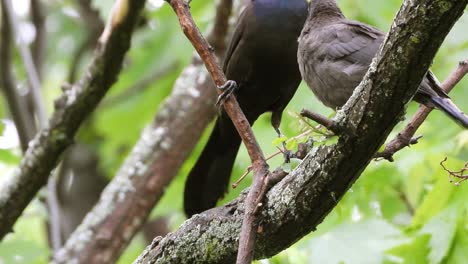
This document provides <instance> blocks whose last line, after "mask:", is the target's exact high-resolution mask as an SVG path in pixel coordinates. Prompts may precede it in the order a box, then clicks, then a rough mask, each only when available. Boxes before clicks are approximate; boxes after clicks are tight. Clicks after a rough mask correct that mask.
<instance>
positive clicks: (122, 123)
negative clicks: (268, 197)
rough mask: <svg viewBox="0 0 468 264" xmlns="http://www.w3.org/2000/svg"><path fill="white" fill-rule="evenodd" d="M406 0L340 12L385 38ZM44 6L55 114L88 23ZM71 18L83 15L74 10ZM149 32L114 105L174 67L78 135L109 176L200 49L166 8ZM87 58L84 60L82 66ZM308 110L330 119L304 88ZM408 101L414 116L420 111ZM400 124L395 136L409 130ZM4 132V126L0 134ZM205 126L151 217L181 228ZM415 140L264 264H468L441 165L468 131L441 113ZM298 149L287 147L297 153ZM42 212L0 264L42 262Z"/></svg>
mask: <svg viewBox="0 0 468 264" xmlns="http://www.w3.org/2000/svg"><path fill="white" fill-rule="evenodd" d="M94 2H96V6H97V7H98V8H99V10H100V11H101V13H102V15H103V16H107V15H108V12H109V10H110V6H111V4H112V2H113V1H110V0H107V1H94ZM401 2H402V1H401V0H387V1H372V0H354V1H345V0H342V1H339V4H340V6H341V7H342V9H343V11H344V12H345V14H346V15H347V16H348V17H350V18H352V19H357V20H360V21H363V22H366V23H369V24H372V25H374V26H376V27H378V28H380V29H382V30H387V29H388V28H389V26H390V24H391V21H392V18H393V16H394V15H395V13H396V12H397V10H398V8H399V6H400V4H401ZM46 7H47V10H48V11H47V12H48V13H47V30H48V33H47V34H48V35H47V54H46V57H47V60H46V62H45V67H44V69H45V70H44V78H43V80H44V89H45V90H44V91H45V94H46V97H47V100H48V101H47V103H48V108H49V109H50V110H51V109H52V102H53V99H54V98H56V97H57V96H58V95H59V94H60V93H61V91H60V85H61V84H62V83H63V82H64V80H65V79H66V76H67V74H68V69H69V68H70V63H71V58H72V54H73V51H74V50H76V49H77V47H78V46H79V43H80V42H81V41H82V40H83V39H84V37H85V32H83V28H82V27H81V26H80V25H81V22H80V21H79V19H78V18H76V16H73V15H71V14H73V12H72V11H73V10H75V9H76V6H75V3H74V1H48V2H47V4H46ZM191 7H192V12H193V15H194V17H195V19H196V21H197V23H198V25H199V26H200V28H201V29H203V31H205V32H206V31H207V30H206V29H207V25H208V24H209V23H210V22H211V21H212V19H213V16H214V1H192V4H191ZM75 13H76V11H75ZM145 15H146V17H147V19H148V22H147V23H148V25H147V27H146V28H144V29H141V30H139V31H138V32H137V33H136V34H135V37H134V40H133V45H132V48H131V50H130V52H129V54H128V56H127V59H126V63H125V67H124V70H123V72H122V74H121V76H120V77H119V81H118V83H116V84H115V85H114V87H113V88H112V90H111V91H110V93H109V95H108V96H107V98H112V97H113V96H116V95H118V94H120V93H122V92H124V91H126V90H128V89H131V87H133V85H134V84H135V83H136V82H137V81H138V80H141V79H143V78H145V77H148V76H151V75H152V74H154V72H157V71H158V69H162V68H164V67H165V66H167V65H170V64H171V63H174V62H177V63H178V65H179V66H178V67H177V69H176V70H174V71H172V72H170V73H168V74H167V75H165V76H164V78H162V79H161V80H159V81H157V82H155V83H153V84H152V85H151V86H150V87H148V88H147V89H145V90H144V91H143V92H140V93H137V94H134V95H132V96H129V97H127V98H126V99H125V100H124V101H123V100H122V101H119V102H118V103H116V104H112V105H110V106H109V105H107V106H104V105H103V106H102V107H100V108H99V109H98V110H97V111H96V113H95V114H94V115H93V117H92V118H91V119H90V120H89V122H88V123H87V124H86V125H85V126H84V128H83V129H82V130H81V132H80V134H79V136H78V139H79V140H83V141H85V142H88V143H90V144H94V145H95V148H96V150H97V151H98V153H99V155H100V159H101V169H102V170H103V171H105V172H106V174H107V175H108V176H109V177H112V176H113V174H114V173H115V172H116V170H117V169H118V168H119V166H120V164H121V162H122V161H123V159H124V158H125V157H126V155H127V153H128V151H129V150H130V149H131V148H132V146H133V144H134V143H135V142H136V140H137V138H138V136H139V134H140V132H141V130H142V128H143V127H144V126H145V124H147V123H148V122H150V121H151V119H152V117H153V116H154V115H155V113H156V112H157V110H158V106H159V105H160V104H161V102H162V101H163V100H164V98H165V97H166V96H167V95H168V94H169V93H170V91H171V88H172V85H173V84H174V81H175V79H176V78H177V76H178V74H179V73H180V71H181V70H182V68H183V66H184V65H186V64H187V63H188V62H189V60H190V59H191V54H192V53H193V49H192V47H191V46H190V44H189V43H188V42H187V41H186V39H185V38H184V36H183V34H182V33H181V31H180V29H179V25H178V23H177V19H176V17H175V16H174V14H173V12H172V10H171V9H170V8H169V6H168V5H167V4H165V5H163V7H162V8H160V9H159V8H148V9H147V10H146V12H145ZM466 28H468V15H464V16H463V17H462V18H461V19H460V20H459V22H458V23H457V25H456V26H455V28H454V29H453V30H452V32H451V33H450V35H449V36H448V37H447V39H446V41H445V42H444V44H443V46H442V48H441V49H440V51H439V52H438V54H437V56H436V58H435V59H434V65H433V67H432V70H433V71H434V73H435V74H436V75H437V76H439V79H441V80H443V79H445V77H447V75H448V74H449V73H450V72H451V71H452V70H453V69H454V68H455V67H456V64H457V62H458V61H460V60H462V59H466V58H468V38H467V35H466ZM90 57H91V54H87V55H86V58H85V59H84V60H83V62H82V63H81V64H80V69H81V71H80V72H82V70H83V69H84V68H85V66H86V65H87V64H88V63H89V59H90ZM15 65H17V68H15V73H16V74H17V77H18V79H19V82H20V84H21V83H24V70H23V69H22V67H21V62H20V60H19V58H18V54H15ZM466 87H468V78H465V79H464V80H463V81H462V82H461V83H460V84H459V85H458V87H457V88H456V89H455V90H454V91H453V92H452V93H451V96H452V98H453V99H454V101H455V102H456V103H457V104H458V105H459V106H460V107H461V108H462V109H464V110H465V111H468V101H466V98H467V96H468V94H467V88H466ZM304 107H307V108H308V109H310V110H313V111H316V112H320V113H322V114H325V115H330V114H332V111H331V110H330V109H327V108H325V107H324V106H323V105H322V104H321V103H320V102H318V101H317V99H315V98H314V96H313V94H312V93H311V92H310V90H309V89H308V88H307V87H306V86H305V85H301V87H300V88H299V90H298V92H297V94H296V96H295V97H294V99H293V101H292V102H291V103H290V104H289V107H288V109H289V111H290V112H299V111H300V110H301V109H302V108H304ZM416 108H417V105H416V104H415V103H412V104H411V105H410V107H409V109H408V114H407V116H411V113H413V112H414V111H415V109H416ZM269 117H270V116H269V114H265V115H264V116H263V117H262V118H260V119H259V120H258V121H257V122H256V123H255V126H254V130H255V134H256V135H257V137H258V139H259V141H260V143H261V146H262V148H263V150H264V152H265V153H266V155H269V154H271V153H274V152H275V151H276V147H275V146H274V144H272V142H274V141H275V139H276V134H275V133H274V131H273V129H271V126H270V121H269ZM0 118H2V119H9V117H8V109H7V107H6V102H5V100H4V99H3V97H2V98H0ZM403 125H404V124H403V123H401V124H400V125H399V126H398V127H397V128H396V129H395V131H394V132H393V134H392V135H395V134H396V133H397V131H398V130H399V129H401V128H402V127H403ZM299 127H300V126H299V125H298V120H297V118H295V117H293V116H291V115H290V114H288V113H286V112H285V114H284V116H283V123H282V129H283V132H284V133H285V134H286V135H287V136H288V137H294V136H296V135H298V134H300V132H301V131H300V130H299ZM1 131H2V133H3V132H4V131H5V129H3V126H2V129H1ZM209 132H210V129H207V131H206V132H205V135H204V137H203V140H201V141H200V143H199V144H198V145H197V148H196V149H195V150H194V151H193V153H192V155H191V156H190V158H189V159H188V160H187V162H185V164H184V166H183V167H182V168H181V169H180V172H179V176H178V177H177V178H176V179H175V180H174V181H173V183H172V184H171V186H170V187H169V188H168V190H167V191H166V194H165V196H164V197H163V199H162V200H161V202H160V203H159V204H158V206H157V207H156V208H155V210H154V212H153V213H152V217H155V216H160V215H164V216H168V219H169V220H170V226H171V228H172V229H176V228H177V227H178V226H179V225H180V224H181V223H182V222H183V221H184V220H185V218H184V215H183V213H182V197H181V195H180V194H181V193H182V191H181V190H182V188H183V184H184V180H185V179H184V178H185V176H186V175H187V173H188V172H189V170H190V168H191V166H192V165H193V164H194V162H195V161H196V158H197V156H198V155H199V153H200V151H201V149H202V148H203V146H204V142H205V141H206V139H207V136H208V134H209ZM418 134H423V135H424V137H423V139H422V140H421V141H420V143H418V144H417V145H415V146H413V147H411V149H405V150H403V151H401V152H399V153H397V154H396V156H395V162H394V163H389V162H386V161H380V162H372V163H371V164H370V165H369V167H368V168H367V169H366V171H365V172H364V173H363V175H362V176H361V177H360V179H359V180H358V181H357V182H356V184H354V185H353V187H352V189H351V190H350V191H349V192H348V194H346V196H345V197H344V198H343V199H342V201H340V202H339V204H338V206H337V207H336V208H335V209H334V210H333V212H332V213H331V214H330V215H329V216H328V217H327V218H326V219H325V221H324V222H323V223H322V224H321V225H320V226H319V227H318V230H317V231H316V232H314V233H311V234H309V235H308V236H306V237H304V238H303V239H302V240H300V241H299V242H298V243H296V244H295V245H293V246H292V247H290V248H288V249H287V250H285V251H283V252H281V253H280V254H278V255H277V256H275V257H273V258H272V259H269V260H261V261H258V263H262V264H263V263H320V264H338V263H340V264H341V263H343V264H366V263H370V264H371V263H384V264H397V263H405V264H406V263H407V264H414V263H416V264H419V263H421V264H429V263H430V264H433V263H448V264H462V263H467V261H468V251H467V250H466V249H467V248H468V218H467V212H468V203H467V201H468V186H467V184H463V183H462V184H461V185H460V186H455V185H454V184H453V183H451V182H450V181H449V178H448V176H447V173H446V172H445V171H444V170H443V169H442V167H441V166H440V165H439V163H440V161H441V160H443V159H444V157H448V161H447V162H446V166H447V167H448V168H452V169H453V170H457V169H460V168H462V167H463V166H464V163H465V162H466V161H467V160H468V132H467V131H462V129H461V128H460V127H458V126H457V125H455V124H454V123H453V122H452V121H450V120H449V119H447V118H446V117H445V116H444V115H443V114H441V113H440V112H437V111H435V112H434V113H432V114H431V115H430V117H429V119H428V120H427V121H426V122H425V123H424V125H423V126H422V127H421V129H420V130H419V131H418ZM276 143H279V142H276ZM290 146H292V145H290ZM19 153H20V151H19V149H18V147H17V146H16V147H12V148H6V149H0V174H1V175H2V176H0V184H1V182H2V181H5V180H7V179H8V175H11V172H12V170H13V168H14V167H15V166H16V165H17V164H18V162H19V156H20V154H19ZM280 164H281V157H280V156H278V157H276V158H274V159H272V160H271V163H270V165H271V167H272V168H274V167H276V166H279V165H280ZM248 166H249V158H248V156H247V153H246V151H245V149H243V148H242V149H241V151H240V153H239V156H238V159H237V162H236V165H235V168H234V171H233V177H232V181H235V180H236V179H237V178H238V177H239V176H240V175H241V174H242V173H243V172H244V171H245V170H246V168H247V167H248ZM249 183H250V180H244V181H243V182H242V183H241V185H240V186H239V187H238V188H237V189H235V190H230V192H229V194H228V195H227V196H226V198H225V199H224V200H223V201H221V202H220V204H222V203H224V202H225V201H229V200H231V199H233V198H234V197H236V196H237V194H238V193H239V192H240V191H241V190H242V189H244V188H245V187H247V186H248V185H249ZM45 219H46V213H45V210H44V208H42V205H41V203H39V202H37V201H35V202H34V203H32V204H31V205H30V206H29V207H28V209H27V210H26V212H25V213H24V214H23V216H22V217H21V219H20V220H19V221H18V223H17V224H16V225H15V227H14V230H15V233H14V234H10V235H8V236H7V238H6V239H5V240H4V241H3V242H2V243H0V263H47V260H48V255H49V249H48V245H47V239H46V230H45V227H44V224H43V222H44V220H45ZM145 243H146V242H145V241H144V239H143V238H142V236H141V235H138V236H136V238H135V239H134V240H133V242H132V244H131V245H130V246H129V247H128V249H127V250H126V252H125V253H124V255H123V256H122V257H121V259H120V261H119V263H130V262H131V261H133V260H134V259H135V257H136V256H138V255H139V254H140V253H141V251H142V249H143V248H144V246H145Z"/></svg>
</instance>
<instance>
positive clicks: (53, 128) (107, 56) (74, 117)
mask: <svg viewBox="0 0 468 264" xmlns="http://www.w3.org/2000/svg"><path fill="white" fill-rule="evenodd" d="M117 3H118V5H117V7H115V10H116V12H113V13H114V15H115V16H113V19H112V21H111V23H109V25H108V27H107V31H106V32H105V35H104V36H103V37H102V39H101V42H100V43H99V45H98V48H97V50H96V54H95V56H94V59H93V62H92V63H91V66H90V67H89V68H88V70H87V72H86V74H85V76H84V77H83V78H82V79H81V80H80V82H79V83H78V84H76V85H73V86H72V87H71V88H70V89H67V90H66V91H65V92H64V94H63V95H62V97H60V98H59V99H58V100H57V101H56V104H55V112H54V114H53V116H52V118H51V120H50V123H49V128H47V129H44V130H42V131H40V132H39V133H38V134H37V135H36V137H35V138H34V139H33V140H32V141H31V142H30V144H29V148H28V150H27V152H26V153H25V155H24V157H23V159H22V160H21V164H20V166H19V168H18V169H17V170H16V172H15V173H14V175H13V177H12V178H11V180H10V181H9V182H8V183H6V184H4V185H3V186H2V188H1V190H0V223H2V225H1V226H0V239H1V238H3V237H4V236H5V234H7V233H8V232H10V231H11V230H12V226H13V224H14V223H15V221H16V219H18V217H19V216H20V215H21V213H22V211H23V210H24V208H25V207H26V206H27V205H28V203H29V202H30V201H31V200H32V199H33V198H34V196H35V195H36V193H37V191H38V190H39V189H40V188H41V187H42V186H44V185H45V184H46V182H47V179H48V176H49V174H50V172H51V171H52V169H53V168H54V167H55V165H56V164H57V162H58V160H59V157H60V155H61V154H62V153H63V151H64V150H65V149H66V147H68V146H69V145H70V144H71V143H72V142H73V137H74V135H75V133H76V131H77V130H78V128H79V126H80V125H81V123H82V122H83V120H84V119H86V117H88V116H89V114H90V113H91V112H92V110H93V109H94V108H95V107H96V106H97V104H98V103H99V102H100V100H101V99H102V97H103V96H104V94H105V93H106V92H107V90H108V89H109V88H110V86H111V85H112V84H113V83H114V82H115V81H116V78H117V75H118V73H119V72H120V69H121V66H122V61H123V57H124V54H125V52H126V51H127V50H128V48H129V47H130V39H131V32H132V30H133V27H134V25H135V24H136V22H137V20H138V17H139V14H140V11H141V9H142V8H143V5H144V3H145V1H143V0H135V1H128V0H121V1H118V2H117ZM115 10H114V11H115Z"/></svg>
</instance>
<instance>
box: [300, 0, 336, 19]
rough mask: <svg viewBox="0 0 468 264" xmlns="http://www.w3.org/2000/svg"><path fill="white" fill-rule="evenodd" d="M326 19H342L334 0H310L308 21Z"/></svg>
mask: <svg viewBox="0 0 468 264" xmlns="http://www.w3.org/2000/svg"><path fill="white" fill-rule="evenodd" d="M327 18H333V19H336V18H344V15H343V12H341V10H340V8H339V7H338V5H337V4H336V1H335V0H311V2H310V10H309V19H317V20H326V19H327Z"/></svg>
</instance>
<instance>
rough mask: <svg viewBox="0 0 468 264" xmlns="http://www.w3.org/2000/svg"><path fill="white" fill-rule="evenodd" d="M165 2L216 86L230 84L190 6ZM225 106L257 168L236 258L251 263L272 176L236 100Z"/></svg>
mask: <svg viewBox="0 0 468 264" xmlns="http://www.w3.org/2000/svg"><path fill="white" fill-rule="evenodd" d="M166 1H167V2H168V3H169V4H170V5H171V7H172V8H173V9H174V12H175V13H176V14H177V17H178V18H179V22H180V25H181V27H182V30H183V32H184V34H185V35H186V37H187V38H188V39H189V40H190V41H191V42H192V45H193V46H194V48H195V49H196V50H197V52H198V54H199V55H200V57H201V58H202V60H203V62H204V63H205V66H206V68H207V70H208V72H209V73H210V75H211V77H212V79H213V81H214V83H215V85H217V86H218V87H221V86H223V85H224V84H225V83H226V82H227V79H226V76H225V75H224V73H223V72H222V70H221V67H220V66H219V64H218V63H217V61H216V59H215V56H214V54H213V50H212V49H211V48H210V47H209V45H208V43H207V42H206V40H205V39H204V38H203V36H202V35H201V33H200V31H199V30H198V28H197V26H196V25H195V22H194V21H193V18H192V15H191V14H190V10H189V4H188V2H186V1H183V0H166ZM218 93H219V94H221V91H218ZM223 106H224V110H225V111H226V113H227V114H228V115H229V117H230V118H231V120H232V122H233V124H234V126H235V127H236V129H237V131H238V132H239V135H240V137H241V138H242V141H243V142H244V145H245V146H246V149H247V152H248V153H249V156H250V159H251V161H252V165H253V168H254V169H253V170H254V181H253V183H252V186H251V188H250V191H249V194H248V196H247V199H246V209H245V215H244V219H243V222H242V228H241V233H240V238H239V251H238V255H237V263H251V262H252V259H253V248H254V244H255V237H256V226H257V223H256V215H255V211H256V208H257V203H259V201H261V200H262V199H263V195H264V192H262V189H263V188H264V185H265V178H266V177H267V175H268V173H269V172H268V164H267V163H266V161H265V157H264V155H263V152H262V150H261V148H260V146H259V144H258V142H257V140H256V139H255V136H254V134H253V131H252V128H251V127H250V124H249V122H248V121H247V119H246V117H245V115H244V113H243V112H242V110H241V109H240V107H239V104H238V103H237V100H236V99H235V97H233V96H230V97H228V98H227V100H226V101H225V102H224V104H223Z"/></svg>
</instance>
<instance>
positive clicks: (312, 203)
mask: <svg viewBox="0 0 468 264" xmlns="http://www.w3.org/2000/svg"><path fill="white" fill-rule="evenodd" d="M467 2H468V0H420V1H417V2H416V1H412V0H406V1H405V2H404V3H403V5H402V7H401V9H400V11H399V13H398V15H397V17H396V18H395V21H394V24H393V26H392V28H391V30H390V33H389V37H388V38H387V39H386V41H385V44H384V45H383V48H382V49H381V51H380V52H379V54H378V55H377V59H376V60H374V62H373V63H372V65H371V67H370V69H369V72H368V73H367V74H366V77H365V78H364V80H363V82H362V83H361V84H360V86H359V88H358V89H356V91H355V92H354V94H353V96H352V97H351V99H350V100H349V101H348V103H347V104H346V105H345V106H344V107H343V109H342V110H340V111H339V113H338V114H337V117H336V119H335V121H337V122H338V124H339V125H340V126H341V127H342V128H343V131H346V132H345V134H343V135H342V136H341V137H340V139H339V140H338V143H336V144H335V145H333V146H322V147H318V148H314V149H313V150H312V151H311V152H310V153H309V154H308V155H307V157H306V158H305V159H304V161H303V162H302V163H301V164H300V165H299V166H298V167H297V168H296V169H295V170H294V171H293V172H292V173H291V174H290V175H289V176H287V177H286V178H285V179H284V180H283V181H281V182H280V183H279V184H277V185H276V186H274V187H273V188H272V189H271V190H270V192H269V193H268V195H267V201H266V202H265V205H264V207H263V210H262V211H261V222H260V225H261V227H262V228H261V230H263V232H262V233H260V234H258V237H257V244H256V248H255V252H256V258H265V257H270V256H272V255H275V254H277V253H278V252H280V251H281V250H283V249H285V248H287V247H288V246H290V245H291V244H293V243H294V242H296V241H297V240H299V239H300V238H301V237H303V236H304V235H306V234H307V233H309V232H311V231H313V230H315V228H316V226H317V225H318V224H319V223H320V222H321V221H322V220H323V218H324V217H325V216H326V215H327V214H328V212H330V211H331V210H332V209H333V208H334V207H335V205H336V204H337V202H338V201H339V199H340V198H341V197H342V196H343V195H344V194H345V192H346V191H347V190H348V189H349V187H350V186H351V185H352V184H353V183H354V181H355V180H356V179H357V177H358V176H359V175H360V174H361V172H362V171H363V170H364V169H365V167H366V166H367V164H368V163H369V161H370V160H371V159H372V157H373V156H374V154H375V153H376V151H377V150H378V148H379V147H380V145H381V144H382V143H383V142H384V140H385V138H386V137H387V136H388V134H389V133H390V131H391V129H392V128H393V127H394V126H395V125H396V124H397V123H398V122H399V120H400V119H401V118H402V117H403V113H404V109H405V106H406V104H407V103H408V102H409V100H410V99H411V98H412V96H413V95H414V93H415V91H416V89H417V87H418V85H419V83H420V82H421V80H422V78H423V76H424V74H425V73H426V71H427V69H428V67H429V65H430V63H431V60H432V58H433V57H434V55H435V53H436V51H437V50H438V48H439V46H440V44H441V43H442V41H443V39H444V37H445V36H446V35H447V33H448V32H449V30H450V28H451V27H452V26H453V24H454V23H455V21H456V20H457V19H458V18H459V17H460V16H461V14H462V13H463V10H464V8H465V6H466V4H467ZM244 199H245V193H244V194H242V195H241V196H240V197H239V198H238V199H236V200H235V201H233V202H231V203H230V204H228V205H226V206H224V207H221V208H215V209H212V210H209V211H206V212H204V213H202V214H200V215H195V216H194V217H193V218H192V219H190V220H188V221H186V222H185V223H184V224H183V225H182V226H181V228H180V229H179V230H178V231H176V232H174V233H172V234H169V235H168V236H166V237H165V238H157V239H155V240H154V241H153V243H152V244H151V245H150V246H148V248H147V249H146V250H145V252H143V254H142V255H141V256H140V257H139V258H138V259H137V261H136V263H232V262H234V261H235V256H236V255H235V254H236V250H237V242H238V240H237V234H238V233H239V230H240V225H241V221H242V216H243V211H244V204H243V203H244Z"/></svg>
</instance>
